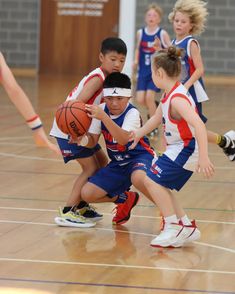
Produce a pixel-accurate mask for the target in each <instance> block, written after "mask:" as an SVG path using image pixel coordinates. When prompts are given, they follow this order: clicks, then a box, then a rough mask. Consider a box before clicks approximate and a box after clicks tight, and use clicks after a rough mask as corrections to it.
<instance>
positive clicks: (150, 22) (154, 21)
mask: <svg viewBox="0 0 235 294" xmlns="http://www.w3.org/2000/svg"><path fill="white" fill-rule="evenodd" d="M160 21H161V18H160V15H159V14H158V13H157V11H156V10H154V9H149V10H148V11H147V12H146V15H145V23H146V25H147V26H157V25H159V23H160Z"/></svg>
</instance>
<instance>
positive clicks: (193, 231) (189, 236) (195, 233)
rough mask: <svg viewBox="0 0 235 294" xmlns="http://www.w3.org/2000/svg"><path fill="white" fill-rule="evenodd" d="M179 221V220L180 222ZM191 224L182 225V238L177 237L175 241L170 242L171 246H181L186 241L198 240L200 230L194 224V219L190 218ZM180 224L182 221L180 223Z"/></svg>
mask: <svg viewBox="0 0 235 294" xmlns="http://www.w3.org/2000/svg"><path fill="white" fill-rule="evenodd" d="M180 223H181V222H180ZM191 223H192V224H191V225H188V226H187V225H184V226H183V227H184V229H183V232H182V235H184V238H178V239H177V240H176V242H175V243H173V244H172V247H181V246H183V245H185V244H187V243H190V242H193V241H196V240H199V239H200V237H201V232H200V231H199V229H198V228H197V226H196V222H195V220H192V222H191ZM181 224H182V223H181Z"/></svg>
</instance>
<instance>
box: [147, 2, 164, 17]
mask: <svg viewBox="0 0 235 294" xmlns="http://www.w3.org/2000/svg"><path fill="white" fill-rule="evenodd" d="M151 9H153V10H155V11H156V12H157V13H158V15H159V16H160V18H162V16H163V10H162V8H161V7H160V6H159V5H157V4H155V3H151V4H149V5H148V7H147V8H146V9H145V14H146V13H147V12H148V11H149V10H151Z"/></svg>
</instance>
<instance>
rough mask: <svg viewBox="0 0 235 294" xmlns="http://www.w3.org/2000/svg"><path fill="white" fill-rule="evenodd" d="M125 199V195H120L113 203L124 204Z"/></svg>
mask: <svg viewBox="0 0 235 294" xmlns="http://www.w3.org/2000/svg"><path fill="white" fill-rule="evenodd" d="M126 199H127V195H126V193H125V192H124V193H121V194H120V195H118V198H117V199H116V200H115V201H114V203H116V204H118V203H124V202H125V201H126Z"/></svg>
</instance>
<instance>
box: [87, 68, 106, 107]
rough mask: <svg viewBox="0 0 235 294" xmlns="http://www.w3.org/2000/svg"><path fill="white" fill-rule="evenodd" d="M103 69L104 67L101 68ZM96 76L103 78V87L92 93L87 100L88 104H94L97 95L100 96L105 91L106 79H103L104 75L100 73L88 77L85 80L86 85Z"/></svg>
mask: <svg viewBox="0 0 235 294" xmlns="http://www.w3.org/2000/svg"><path fill="white" fill-rule="evenodd" d="M101 70H102V69H101ZM94 77H98V78H100V80H101V82H102V86H101V88H100V89H98V90H97V91H96V92H95V93H94V94H93V95H92V97H91V98H90V99H89V100H88V101H87V102H86V103H87V104H93V103H94V101H95V99H96V97H97V96H99V95H100V94H101V92H102V91H103V82H104V79H103V77H102V76H101V75H100V74H98V73H96V74H94V75H91V76H90V77H88V79H87V80H86V81H85V82H84V86H85V85H86V84H87V82H89V81H90V80H91V79H93V78H94Z"/></svg>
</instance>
